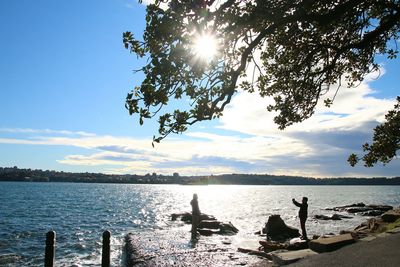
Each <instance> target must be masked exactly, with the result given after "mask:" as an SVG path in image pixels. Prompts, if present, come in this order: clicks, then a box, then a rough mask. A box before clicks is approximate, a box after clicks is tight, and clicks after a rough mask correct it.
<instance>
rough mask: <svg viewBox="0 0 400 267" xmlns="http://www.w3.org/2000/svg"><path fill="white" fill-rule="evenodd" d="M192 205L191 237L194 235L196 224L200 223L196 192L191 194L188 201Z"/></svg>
mask: <svg viewBox="0 0 400 267" xmlns="http://www.w3.org/2000/svg"><path fill="white" fill-rule="evenodd" d="M190 205H192V237H193V236H196V233H197V226H198V225H199V223H200V209H199V202H198V200H197V194H193V199H192V200H191V201H190Z"/></svg>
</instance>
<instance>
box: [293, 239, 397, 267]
mask: <svg viewBox="0 0 400 267" xmlns="http://www.w3.org/2000/svg"><path fill="white" fill-rule="evenodd" d="M288 266H290V267H309V266H324V267H329V266H340V267H343V266H344V267H347V266H361V267H370V266H377V267H378V266H379V267H380V266H385V267H391V266H393V267H399V266H400V233H395V234H390V235H388V236H385V237H378V238H376V239H374V240H372V241H358V242H357V243H355V244H353V245H348V246H346V247H343V248H341V249H339V250H336V251H333V252H330V253H322V254H319V255H315V256H312V257H309V258H306V259H304V260H300V261H298V262H296V263H293V264H290V265H288Z"/></svg>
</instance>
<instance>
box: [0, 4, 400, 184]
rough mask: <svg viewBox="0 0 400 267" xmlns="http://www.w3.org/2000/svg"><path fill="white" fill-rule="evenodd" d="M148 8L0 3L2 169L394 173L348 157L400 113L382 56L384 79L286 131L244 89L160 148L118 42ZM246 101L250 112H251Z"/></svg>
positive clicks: (390, 68)
mask: <svg viewBox="0 0 400 267" xmlns="http://www.w3.org/2000/svg"><path fill="white" fill-rule="evenodd" d="M144 16H145V7H144V6H143V5H140V4H138V3H137V2H136V1H133V0H107V1H106V0H85V1H82V0H79V1H78V0H68V1H67V0H58V1H50V0H35V1H32V0H2V1H0V36H1V44H0V48H1V49H0V59H1V60H0V73H1V74H0V99H1V105H0V118H1V120H0V151H1V153H0V166H2V167H7V166H15V165H16V166H18V167H21V168H40V169H54V170H59V171H61V170H62V171H77V172H81V171H83V172H86V171H88V172H106V173H139V174H144V173H148V172H149V173H152V172H157V173H164V174H172V173H173V172H175V171H177V172H179V173H181V174H187V175H192V174H194V175H195V174H218V173H232V172H235V173H270V174H273V173H276V174H288V175H297V174H300V175H309V176H318V177H329V176H396V175H399V170H400V162H399V160H398V159H396V160H393V162H392V163H390V164H389V165H387V166H386V167H382V166H377V167H376V168H364V167H362V166H358V167H356V168H351V167H350V166H348V165H347V163H346V159H347V156H348V155H349V154H350V153H351V152H360V151H359V149H360V147H361V144H363V143H365V142H366V141H369V140H370V139H371V133H372V131H371V130H372V128H373V127H374V126H375V125H376V124H377V123H378V122H380V121H382V118H383V115H384V114H385V112H386V111H387V110H389V109H390V108H392V107H393V105H394V98H395V96H396V95H397V94H398V92H399V84H400V76H399V75H398V73H399V72H398V70H399V67H400V61H399V60H394V61H388V60H386V59H385V58H383V57H382V58H379V62H380V63H381V64H382V70H381V75H380V76H379V78H378V79H376V78H377V77H378V75H377V74H371V75H370V77H369V78H368V79H366V81H365V82H363V83H362V84H361V85H360V86H358V87H357V88H350V89H349V88H342V89H341V90H340V92H339V96H338V98H337V101H336V102H335V104H334V105H333V107H332V108H331V109H329V110H327V109H326V108H324V107H320V108H319V109H318V110H317V113H316V115H315V116H314V117H313V118H311V119H309V120H307V121H306V122H304V123H302V124H298V125H295V126H293V127H290V128H289V129H287V130H285V131H284V132H282V131H278V130H277V127H276V125H274V124H273V122H272V114H269V113H267V112H266V109H265V107H266V105H267V103H268V99H261V98H259V97H258V96H256V95H249V94H246V93H243V92H241V93H239V94H238V95H237V96H236V97H235V98H234V99H233V101H232V103H231V105H230V106H229V107H228V108H227V110H226V112H225V114H224V116H223V117H222V118H221V119H220V120H218V121H213V122H208V123H200V124H198V125H195V126H193V127H192V128H190V130H189V131H188V132H186V133H184V134H182V135H174V136H170V137H168V139H166V140H164V141H163V142H162V144H160V145H157V146H156V147H155V148H152V146H151V139H152V136H153V134H155V133H156V131H157V124H156V122H155V121H146V122H145V125H144V126H139V124H138V118H137V117H131V116H129V115H128V113H127V111H126V110H125V108H124V99H125V97H126V94H127V93H128V91H129V90H130V89H131V88H133V87H134V86H135V85H137V84H139V83H140V78H141V77H140V75H134V74H133V72H132V70H134V69H136V68H137V67H138V66H141V64H143V62H140V61H138V60H137V59H136V57H135V56H134V55H131V54H129V52H128V51H127V50H125V49H124V48H123V45H122V33H123V32H124V31H127V30H129V31H132V32H133V33H134V34H135V36H140V35H141V33H142V31H143V29H144V25H145V24H144V23H145V22H144ZM249 103H251V105H250V106H249Z"/></svg>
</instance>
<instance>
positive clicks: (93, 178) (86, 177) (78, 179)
mask: <svg viewBox="0 0 400 267" xmlns="http://www.w3.org/2000/svg"><path fill="white" fill-rule="evenodd" d="M0 181H18V182H73V183H126V184H186V185H207V184H210V185H211V184H226V185H230V184H231V185H400V177H393V178H386V177H376V178H362V177H360V178H353V177H340V178H310V177H302V176H287V175H270V174H222V175H211V176H180V175H179V174H178V173H174V174H173V175H171V176H168V175H159V174H156V173H153V174H146V175H136V174H126V175H116V174H103V173H88V172H85V173H71V172H62V171H61V172H58V171H49V170H45V171H44V170H33V169H19V168H18V167H6V168H1V167H0Z"/></svg>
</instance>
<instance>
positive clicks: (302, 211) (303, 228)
mask: <svg viewBox="0 0 400 267" xmlns="http://www.w3.org/2000/svg"><path fill="white" fill-rule="evenodd" d="M292 201H293V204H295V205H296V206H297V207H300V210H299V218H300V226H301V233H302V237H301V239H304V240H307V239H308V238H307V232H306V220H307V209H308V204H307V202H308V198H307V197H303V200H302V202H301V203H299V202H297V201H296V200H295V199H294V198H293V199H292Z"/></svg>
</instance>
